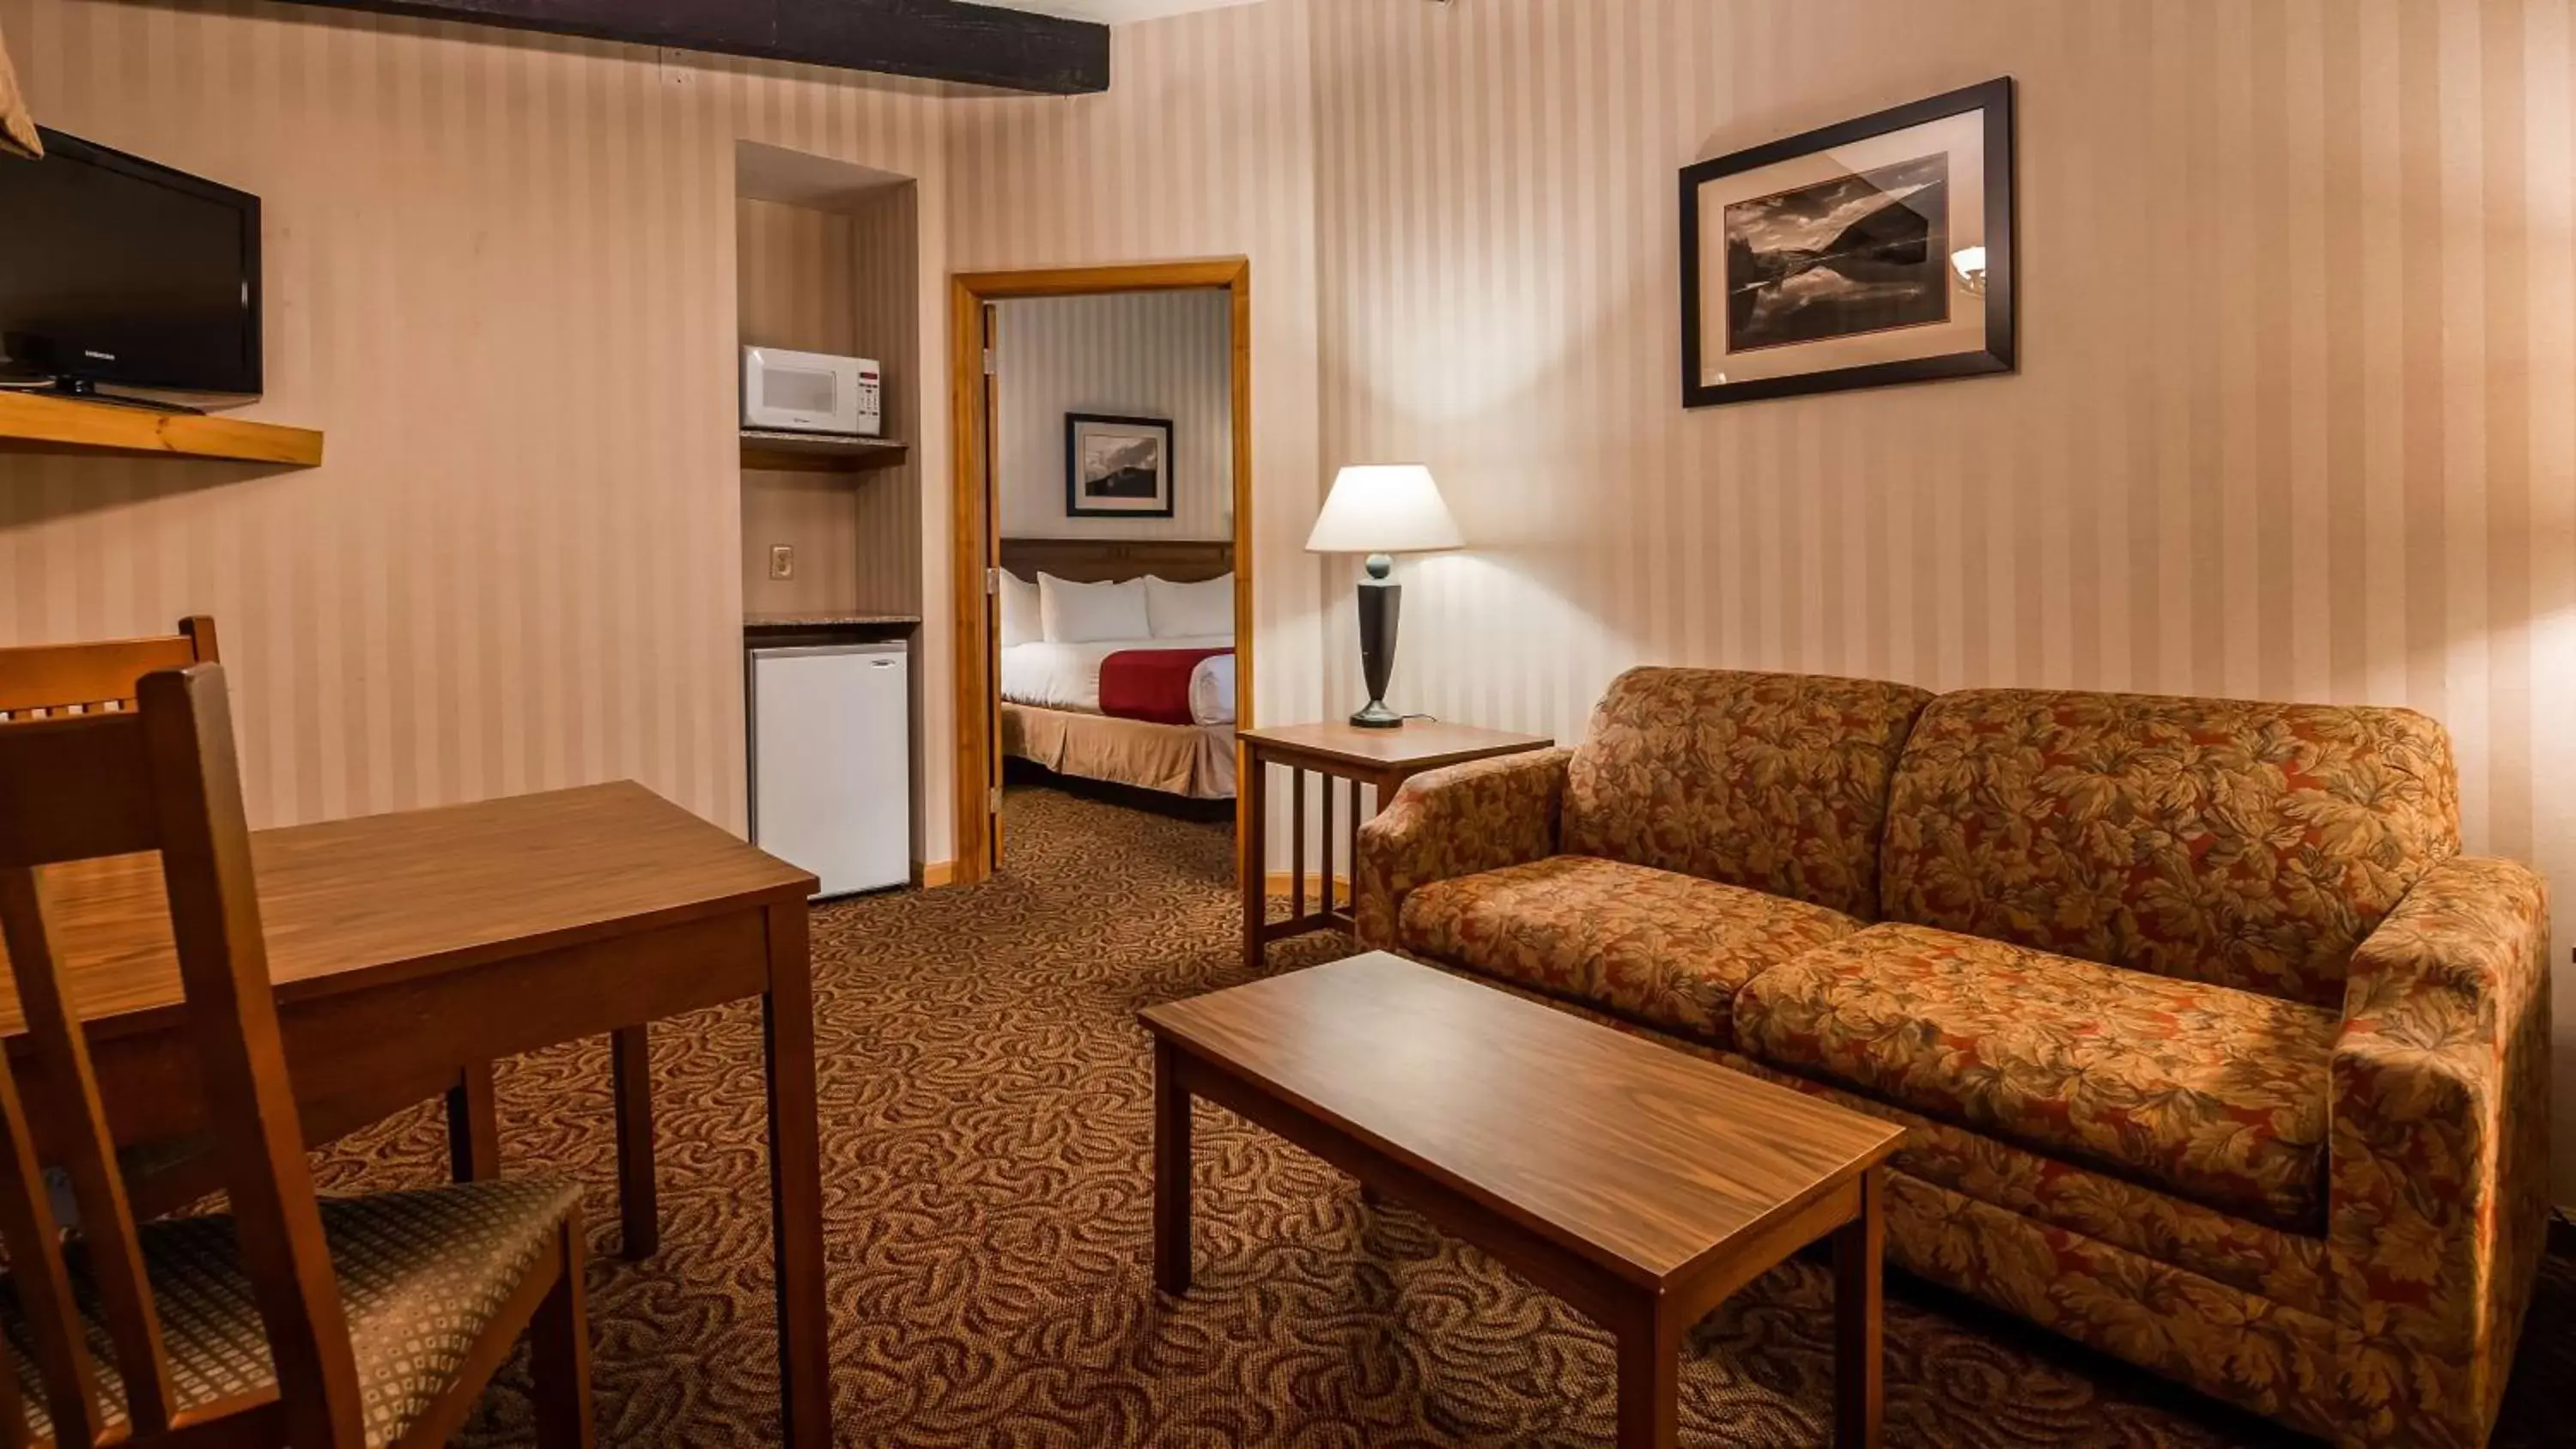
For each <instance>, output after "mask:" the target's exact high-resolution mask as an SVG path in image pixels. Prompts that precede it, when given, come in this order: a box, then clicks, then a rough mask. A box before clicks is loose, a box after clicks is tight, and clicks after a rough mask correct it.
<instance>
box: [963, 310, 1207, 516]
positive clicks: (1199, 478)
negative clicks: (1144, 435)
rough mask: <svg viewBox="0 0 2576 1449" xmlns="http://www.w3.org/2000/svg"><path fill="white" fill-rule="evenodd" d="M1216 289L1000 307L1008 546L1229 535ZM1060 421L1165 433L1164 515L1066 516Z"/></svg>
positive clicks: (1002, 484) (1002, 505) (998, 452)
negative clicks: (1102, 420)
mask: <svg viewBox="0 0 2576 1449" xmlns="http://www.w3.org/2000/svg"><path fill="white" fill-rule="evenodd" d="M1231 306H1232V302H1231V299H1230V298H1229V297H1228V295H1227V294H1226V293H1224V292H1215V291H1208V292H1125V293H1117V294H1113V295H1109V296H1098V297H1032V298H1026V299H1021V300H1014V301H1008V302H1003V303H1000V304H998V307H997V310H998V311H999V313H1000V318H999V324H998V328H997V343H996V346H995V348H994V352H995V354H996V358H997V360H996V368H997V372H996V376H995V384H996V386H995V393H994V395H995V398H996V400H997V403H998V407H997V411H998V413H999V418H998V427H997V430H996V431H997V433H998V442H997V446H996V448H995V450H994V451H995V456H996V458H997V459H998V461H999V463H1000V468H999V481H998V486H997V488H996V489H995V492H996V494H997V495H998V496H997V498H996V500H995V502H996V512H997V513H998V514H999V515H1000V517H1001V521H1002V536H1003V537H1005V538H1199V539H1207V538H1216V539H1232V538H1233V537H1234V393H1233V389H1232V386H1231V382H1230V379H1231V373H1230V371H1229V367H1230V365H1231V361H1232V359H1231V358H1230V356H1229V355H1228V354H1229V349H1230V347H1231V343H1230V341H1229V340H1228V337H1227V333H1228V332H1229V330H1230V329H1231V320H1232V319H1231V313H1230V309H1231ZM1067 413H1101V414H1107V415H1110V416H1113V417H1148V418H1162V419H1165V420H1168V421H1169V422H1170V423H1171V424H1172V479H1173V498H1172V505H1173V508H1172V516H1171V517H1169V518H1074V517H1070V516H1068V515H1067V514H1066V512H1065V501H1064V482H1065V478H1064V474H1065V456H1064V429H1065V422H1064V419H1065V414H1067Z"/></svg>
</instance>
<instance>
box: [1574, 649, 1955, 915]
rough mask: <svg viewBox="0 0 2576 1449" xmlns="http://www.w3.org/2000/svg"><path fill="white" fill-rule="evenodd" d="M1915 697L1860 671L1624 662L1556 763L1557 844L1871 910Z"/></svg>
mask: <svg viewBox="0 0 2576 1449" xmlns="http://www.w3.org/2000/svg"><path fill="white" fill-rule="evenodd" d="M1930 698H1931V695H1930V694H1928V693H1926V692H1925V691H1923V690H1920V689H1916V688H1914V687H1912V686H1911V685H1903V684H1886V683H1881V682H1879V681H1877V680H1870V679H1834V678H1828V677H1824V676H1821V675H1807V674H1747V673H1739V672H1735V671H1730V670H1719V669H1632V670H1630V671H1628V672H1627V673H1626V674H1623V675H1621V676H1619V678H1618V679H1616V680H1615V681H1613V682H1612V683H1611V685H1610V690H1609V692H1608V693H1607V694H1605V695H1604V696H1602V699H1601V704H1600V706H1599V707H1598V708H1597V709H1595V710H1594V711H1593V714H1592V725H1591V729H1590V732H1589V733H1588V734H1587V736H1586V737H1585V739H1584V742H1583V745H1582V747H1581V748H1580V749H1578V750H1576V751H1575V755H1574V759H1573V761H1572V763H1571V764H1570V765H1569V766H1568V769H1567V774H1566V789H1565V849H1566V850H1567V851H1568V852H1569V853H1572V854H1577V855H1597V856H1602V857H1605V858H1608V859H1611V860H1623V861H1626V862H1628V863H1629V864H1630V865H1644V866H1652V867H1654V868H1655V869H1657V870H1669V871H1677V872H1679V873H1681V874H1683V875H1694V876H1698V877H1700V878H1702V879H1704V880H1713V881H1721V882H1724V883H1725V884H1728V885H1738V886H1749V887H1751V888H1752V889H1754V890H1759V891H1768V892H1770V893H1771V894H1773V895H1778V896H1788V897H1791V898H1793V899H1796V900H1802V901H1806V902H1809V903H1810V904H1813V905H1819V906H1823V907H1825V908H1827V909H1829V910H1835V911H1840V912H1842V913H1843V914H1845V915H1849V916H1857V917H1860V918H1862V919H1864V920H1867V919H1872V918H1874V917H1875V916H1876V914H1877V910H1878V898H1879V886H1878V869H1879V846H1880V836H1881V834H1882V833H1883V831H1884V828H1885V825H1886V821H1887V795H1888V781H1889V777H1890V776H1891V775H1892V774H1893V773H1894V772H1895V768H1896V758H1897V753H1898V751H1899V750H1900V749H1901V748H1902V747H1903V746H1904V744H1905V736H1906V732H1907V730H1908V729H1909V728H1911V727H1912V725H1913V723H1914V717H1915V715H1916V714H1917V713H1919V712H1920V711H1921V710H1922V708H1923V706H1924V703H1925V702H1926V701H1927V700H1929V699H1930Z"/></svg>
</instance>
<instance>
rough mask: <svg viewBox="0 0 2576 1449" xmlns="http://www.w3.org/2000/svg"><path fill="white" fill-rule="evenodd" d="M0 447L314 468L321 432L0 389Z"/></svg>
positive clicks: (319, 455) (18, 450)
mask: <svg viewBox="0 0 2576 1449" xmlns="http://www.w3.org/2000/svg"><path fill="white" fill-rule="evenodd" d="M0 452H10V453H60V454H65V455H69V456H78V455H81V454H91V455H98V454H112V455H116V456H121V457H128V458H137V457H140V458H219V459H224V460H227V461H230V462H235V463H274V464H277V465H279V466H281V467H287V468H315V467H319V466H321V463H322V435H321V434H320V433H317V432H315V431H313V430H312V429H310V428H289V427H281V426H279V425H278V424H276V423H253V422H245V421H243V420H241V419H239V418H220V417H209V416H206V415H204V414H201V413H164V412H154V411H152V410H150V409H148V408H129V407H119V406H117V405H116V404H114V403H100V402H82V401H79V400H78V399H75V398H63V397H41V396H37V395H34V394H31V393H24V392H8V391H0Z"/></svg>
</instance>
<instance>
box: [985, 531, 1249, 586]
mask: <svg viewBox="0 0 2576 1449" xmlns="http://www.w3.org/2000/svg"><path fill="white" fill-rule="evenodd" d="M1002 567H1004V568H1006V569H1009V570H1010V571H1011V572H1013V573H1015V574H1018V575H1019V576H1020V577H1021V578H1024V579H1030V580H1034V579H1036V578H1037V576H1038V575H1039V574H1040V573H1050V574H1053V575H1055V576H1056V577H1057V578H1060V579H1071V580H1073V581H1074V582H1075V583H1078V584H1106V583H1120V582H1124V581H1125V580H1128V579H1141V578H1143V577H1144V576H1145V575H1147V574H1153V575H1155V576H1157V577H1159V578H1166V579H1170V580H1171V581H1172V582H1174V583H1176V584H1195V583H1200V582H1203V581H1205V580H1208V579H1213V578H1217V577H1219V576H1221V575H1224V574H1227V573H1231V572H1232V571H1233V570H1234V544H1233V542H1232V541H1231V540H1215V541H1202V540H1198V539H1142V538H1006V539H1003V540H1002Z"/></svg>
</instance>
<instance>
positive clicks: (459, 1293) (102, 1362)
mask: <svg viewBox="0 0 2576 1449" xmlns="http://www.w3.org/2000/svg"><path fill="white" fill-rule="evenodd" d="M580 1197H581V1193H580V1189H579V1188H577V1187H576V1186H574V1185H573V1184H572V1183H571V1182H569V1181H567V1180H564V1179H561V1178H551V1177H524V1178H506V1179H502V1180H499V1181H493V1182H474V1183H459V1184H456V1185H455V1186H452V1187H435V1188H428V1189H424V1190H421V1191H417V1192H388V1193H379V1194H374V1195H371V1196H368V1197H359V1198H345V1199H337V1200H332V1199H326V1200H324V1202H323V1204H322V1228H323V1232H324V1235H325V1236H326V1237H327V1238H328V1239H329V1241H330V1244H331V1266H332V1269H333V1271H334V1273H335V1275H336V1276H337V1278H338V1279H339V1285H340V1303H341V1307H342V1309H343V1310H344V1311H345V1312H346V1313H347V1314H348V1319H349V1339H350V1346H351V1348H352V1349H353V1350H354V1351H355V1353H356V1356H357V1361H358V1389H359V1394H360V1396H361V1398H362V1400H363V1401H364V1408H365V1414H366V1425H367V1443H368V1444H369V1445H371V1446H373V1445H383V1444H390V1443H392V1442H394V1441H395V1440H396V1439H399V1438H400V1437H401V1436H402V1435H403V1433H404V1432H405V1431H406V1430H408V1429H409V1428H410V1427H411V1426H412V1425H413V1424H414V1423H415V1422H417V1421H418V1420H419V1418H420V1416H421V1415H422V1414H423V1413H425V1412H427V1411H428V1409H429V1408H430V1406H431V1405H432V1404H433V1403H435V1402H436V1401H437V1398H438V1396H439V1394H441V1393H442V1392H444V1391H445V1390H446V1389H447V1388H448V1386H449V1385H450V1384H451V1383H453V1382H454V1380H455V1377H456V1374H457V1370H458V1369H459V1368H460V1367H461V1366H462V1365H463V1364H464V1362H465V1356H466V1354H467V1353H468V1352H470V1351H471V1350H472V1349H473V1346H474V1341H475V1339H476V1338H478V1337H479V1336H480V1335H481V1334H482V1332H483V1330H484V1328H485V1327H486V1326H488V1325H489V1324H490V1323H491V1322H492V1320H493V1319H494V1318H495V1317H497V1316H498V1315H499V1313H500V1311H501V1308H502V1305H503V1304H504V1303H506V1302H507V1301H508V1299H509V1297H510V1294H511V1291H512V1290H513V1289H515V1288H517V1287H518V1286H519V1284H520V1282H521V1281H522V1280H524V1279H525V1278H526V1276H527V1273H528V1269H529V1267H530V1266H531V1265H532V1264H534V1263H535V1262H536V1260H537V1259H538V1257H539V1256H540V1255H541V1254H542V1253H543V1252H544V1251H545V1249H546V1246H547V1245H548V1243H549V1242H550V1241H552V1236H553V1234H554V1233H555V1232H557V1231H558V1230H559V1229H560V1228H561V1227H562V1225H563V1222H564V1219H565V1218H566V1217H567V1216H568V1215H569V1214H570V1213H571V1212H572V1211H573V1209H574V1207H575V1206H576V1205H577V1204H578V1203H579V1201H580ZM141 1235H142V1240H143V1252H144V1261H145V1265H146V1269H147V1271H148V1272H149V1273H150V1275H151V1278H152V1293H153V1300H154V1302H155V1304H156V1305H157V1306H158V1307H159V1309H160V1312H161V1328H162V1333H163V1336H164V1338H165V1339H166V1341H167V1349H168V1354H169V1359H170V1377H171V1382H172V1387H173V1388H174V1389H175V1390H176V1397H177V1400H178V1402H177V1405H176V1407H177V1408H179V1409H183V1410H184V1409H189V1408H194V1407H197V1406H200V1405H204V1404H211V1403H214V1402H216V1401H218V1400H221V1399H229V1398H236V1397H239V1396H242V1395H246V1394H255V1393H257V1392H259V1391H260V1390H262V1389H266V1388H269V1387H270V1386H272V1385H274V1384H275V1383H276V1381H277V1373H276V1368H275V1365H274V1364H273V1362H272V1361H271V1359H270V1357H269V1352H268V1334H267V1330H266V1329H264V1328H263V1327H262V1326H261V1325H260V1319H259V1308H258V1305H257V1304H256V1303H255V1302H254V1301H253V1299H252V1296H251V1286H250V1279H249V1278H247V1277H246V1276H244V1275H243V1273H242V1271H241V1267H240V1260H239V1254H238V1250H237V1248H236V1246H235V1240H234V1236H233V1220H232V1219H231V1217H229V1216H207V1217H191V1218H170V1219H165V1220H163V1221H160V1222H153V1223H146V1224H144V1225H143V1226H142V1228H141ZM70 1262H71V1267H72V1274H73V1289H74V1292H75V1293H76V1294H77V1296H78V1297H79V1299H80V1303H81V1311H82V1315H83V1317H84V1318H85V1319H86V1320H87V1326H88V1331H89V1346H90V1357H91V1360H92V1362H93V1363H94V1364H95V1365H96V1366H97V1370H98V1376H99V1381H100V1389H101V1398H102V1400H103V1403H104V1406H105V1409H106V1413H107V1417H108V1420H109V1422H111V1423H122V1422H124V1420H125V1408H124V1397H125V1394H124V1385H123V1382H122V1381H121V1379H120V1377H119V1375H118V1373H117V1370H116V1359H115V1348H114V1343H113V1340H111V1339H110V1338H109V1337H108V1332H107V1327H106V1323H105V1320H104V1319H103V1318H102V1317H101V1316H100V1313H99V1306H98V1293H97V1289H96V1286H95V1283H94V1281H93V1280H92V1279H91V1278H90V1276H89V1274H88V1265H87V1262H86V1260H85V1258H84V1257H83V1255H81V1254H80V1253H77V1252H75V1253H73V1254H71V1255H70ZM0 1331H5V1333H6V1334H7V1337H8V1340H9V1346H10V1351H11V1353H12V1354H13V1355H14V1356H15V1358H16V1361H17V1369H18V1381H19V1386H20V1392H21V1395H22V1397H23V1398H24V1399H25V1400H26V1404H27V1417H28V1421H29V1424H30V1426H31V1427H32V1428H33V1429H34V1431H35V1432H36V1433H37V1434H38V1435H40V1436H50V1435H51V1434H52V1432H53V1426H52V1416H51V1414H50V1413H48V1412H47V1410H46V1407H45V1392H44V1386H43V1383H42V1381H41V1380H40V1379H39V1378H38V1377H37V1371H36V1368H35V1360H34V1341H33V1339H32V1338H31V1336H30V1333H31V1330H30V1326H29V1324H28V1322H27V1319H26V1315H25V1313H24V1311H23V1310H22V1308H21V1306H20V1304H19V1302H18V1295H17V1291H16V1288H15V1287H14V1286H9V1287H8V1288H7V1289H6V1290H5V1291H0Z"/></svg>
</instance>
